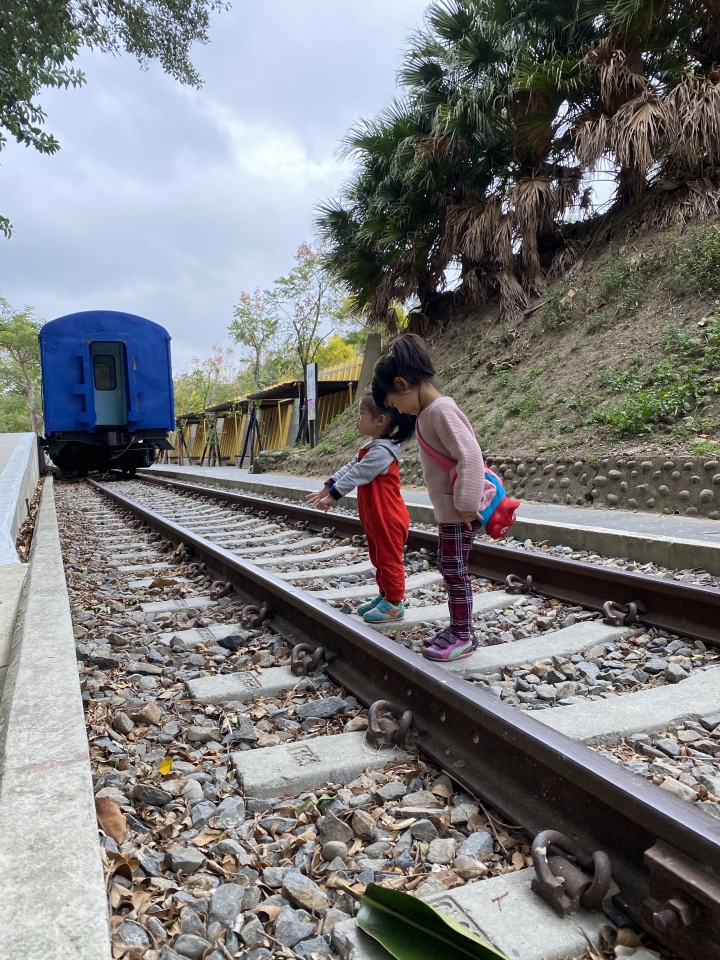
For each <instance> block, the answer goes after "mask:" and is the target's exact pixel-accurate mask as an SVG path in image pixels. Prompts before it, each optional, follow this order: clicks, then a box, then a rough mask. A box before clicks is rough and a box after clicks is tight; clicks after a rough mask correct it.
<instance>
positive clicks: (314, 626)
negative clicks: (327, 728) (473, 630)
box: [89, 481, 720, 960]
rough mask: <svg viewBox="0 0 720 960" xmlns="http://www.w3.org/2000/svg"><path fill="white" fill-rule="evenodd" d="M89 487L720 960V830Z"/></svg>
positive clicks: (529, 822) (689, 953)
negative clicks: (608, 870) (323, 657)
mask: <svg viewBox="0 0 720 960" xmlns="http://www.w3.org/2000/svg"><path fill="white" fill-rule="evenodd" d="M89 483H91V484H92V486H93V487H95V488H96V489H97V490H99V491H102V492H103V493H104V494H105V495H107V496H109V497H110V498H111V499H112V500H114V501H115V503H117V504H118V505H119V506H121V507H123V508H124V509H126V510H128V511H129V512H131V513H132V514H133V515H134V516H135V517H136V518H138V519H140V520H142V521H144V522H145V523H146V524H148V525H150V526H151V527H153V528H154V529H156V530H159V531H160V532H161V533H162V534H163V536H164V537H166V538H167V539H169V540H171V541H173V542H174V543H183V544H185V546H186V547H191V548H192V550H193V552H194V554H195V556H197V557H198V558H199V559H201V560H202V561H204V562H205V563H206V564H207V565H208V567H209V568H210V569H211V570H213V571H214V572H216V573H218V574H219V575H220V576H221V577H222V578H223V579H225V580H230V581H231V582H232V583H233V584H234V586H235V589H236V591H237V594H238V595H239V596H240V597H241V598H242V599H244V600H246V601H247V602H252V603H254V604H258V603H259V602H262V601H269V602H270V603H271V605H272V610H273V620H272V625H273V628H274V629H275V630H276V631H277V632H278V633H280V634H281V635H283V636H285V637H286V638H287V639H288V640H289V641H290V642H291V643H307V644H309V645H310V646H311V647H313V648H314V647H317V646H323V647H325V648H326V650H329V651H332V654H333V655H332V657H331V659H330V662H329V664H328V665H327V667H326V668H325V670H326V672H327V674H328V675H329V676H330V677H331V678H332V679H333V680H334V681H335V682H336V683H338V684H341V685H342V686H343V687H345V689H347V690H348V691H350V693H352V694H353V695H354V696H355V697H357V698H358V700H360V701H361V702H363V703H364V704H367V705H369V704H371V703H374V702H375V701H377V700H391V701H393V703H395V704H396V705H397V706H398V707H399V708H400V709H401V710H411V711H413V713H414V718H415V730H416V742H417V745H418V747H419V748H420V749H421V750H422V751H423V752H424V753H425V754H426V755H427V756H428V757H430V758H431V759H432V760H433V761H435V762H436V763H437V764H438V765H439V766H441V767H442V768H443V769H444V770H446V771H447V772H448V773H449V774H450V775H451V776H452V777H453V779H455V780H456V781H458V782H459V783H461V784H462V785H463V786H464V787H466V788H467V789H468V790H470V791H471V792H473V793H475V794H477V795H479V796H481V797H482V798H484V799H485V800H486V801H487V802H488V803H490V804H492V806H493V807H495V808H496V809H497V810H498V811H500V813H501V814H502V815H503V816H505V817H507V818H508V819H509V820H510V821H512V822H513V823H516V824H518V825H520V826H521V827H522V828H523V829H524V830H526V831H527V832H528V834H529V835H531V836H534V835H536V834H537V833H539V832H541V831H542V830H547V829H553V830H559V831H561V832H562V833H564V834H566V835H567V836H569V837H570V838H571V839H572V840H574V841H575V842H576V843H577V844H578V845H579V846H580V847H581V848H582V849H583V850H585V851H588V852H590V853H592V852H594V851H596V850H603V851H605V852H606V853H607V854H608V855H609V856H610V859H611V862H612V869H613V877H614V879H615V880H616V882H617V884H618V885H619V887H620V894H619V895H618V896H616V897H615V898H614V904H615V906H616V907H618V908H619V909H621V910H622V911H624V912H625V913H626V914H627V915H628V916H630V917H632V918H633V919H634V920H635V921H636V922H638V923H640V924H642V925H643V926H644V927H646V928H647V929H649V930H651V931H652V933H653V935H654V936H655V937H657V938H658V939H659V940H661V942H663V943H665V944H666V945H667V946H669V947H671V948H672V949H673V950H674V951H675V952H676V953H678V954H679V955H680V956H682V957H685V958H687V960H697V958H698V957H703V958H707V960H718V958H720V821H718V820H715V819H714V818H712V817H710V816H707V815H706V814H703V813H701V812H699V811H696V810H694V809H693V808H692V807H691V806H690V805H689V804H686V803H684V802H683V801H681V800H679V799H677V798H675V797H673V796H671V795H669V794H667V793H665V792H664V791H662V790H660V789H659V788H658V787H656V786H654V785H653V784H650V783H648V782H647V781H645V780H643V779H641V778H640V777H638V776H636V775H634V774H631V773H630V772H628V771H626V770H624V769H622V768H619V767H618V766H617V765H616V764H614V763H612V762H611V761H610V760H608V759H606V758H605V757H603V756H602V755H600V754H598V753H596V752H595V751H593V750H590V749H589V748H588V747H585V746H583V745H582V744H578V743H576V742H575V741H573V740H571V739H569V738H568V737H566V736H564V735H563V734H560V733H557V732H556V731H554V730H552V729H551V728H548V727H547V726H545V724H543V723H542V722H541V721H539V720H536V719H535V718H533V717H532V716H530V715H529V714H528V713H526V712H523V711H518V710H515V709H514V708H512V707H509V706H506V705H505V704H503V703H502V702H501V701H499V700H497V699H496V698H495V697H493V696H492V695H490V694H489V693H486V692H485V691H483V690H479V689H478V688H477V687H475V686H473V685H472V684H470V683H468V682H467V681H465V680H461V679H459V678H457V677H455V676H453V675H452V674H450V673H449V672H447V671H445V670H443V668H442V667H440V666H438V665H436V664H433V663H431V662H428V661H425V660H423V659H422V658H420V657H418V656H415V655H411V654H408V653H407V651H406V650H405V649H404V648H403V647H401V646H400V645H398V644H397V643H395V642H394V641H393V640H390V639H388V638H386V637H384V636H382V635H381V634H379V633H377V632H376V631H374V630H372V629H370V628H369V627H366V626H364V625H363V624H362V623H359V622H357V621H355V620H353V619H351V618H350V617H348V616H346V615H345V614H342V613H340V612H339V611H338V610H336V609H334V608H333V607H331V606H329V605H328V604H326V603H323V602H322V601H319V600H317V599H315V598H313V597H312V596H311V595H310V594H308V593H306V592H304V591H302V590H300V589H298V588H297V587H294V586H292V585H290V584H288V583H287V582H286V581H283V580H280V579H279V578H277V577H275V576H273V575H272V574H269V573H267V572H265V571H264V570H261V569H260V568H259V567H256V566H254V565H253V564H251V563H249V562H247V561H245V560H241V559H239V558H238V557H237V556H235V554H233V553H231V552H230V551H228V550H226V549H224V548H223V547H221V546H219V545H218V544H216V543H214V542H212V541H211V540H207V539H205V538H204V537H202V536H199V535H197V534H194V533H192V532H191V531H190V530H188V529H186V528H185V527H182V526H180V525H179V524H177V523H175V522H173V521H171V520H169V519H167V518H165V517H163V516H161V515H160V514H158V513H156V512H155V511H153V510H150V509H148V508H147V507H144V506H141V505H140V504H138V503H136V502H135V501H133V500H130V499H129V498H127V497H125V496H123V495H122V494H119V493H117V492H116V491H115V490H110V489H108V488H107V487H105V486H103V485H102V484H99V483H96V482H95V481H89ZM665 844H667V845H668V846H667V847H665V846H664V845H665ZM658 850H660V853H661V854H662V855H663V856H666V855H669V857H670V859H671V861H672V862H673V863H675V862H680V866H679V867H678V868H677V872H678V879H677V887H673V886H672V885H671V889H672V890H676V889H680V890H682V891H683V896H685V897H686V899H687V898H689V899H690V900H691V902H692V908H691V912H692V916H693V918H694V919H693V922H692V923H691V925H690V926H689V927H684V926H682V925H680V926H679V928H678V927H670V928H669V929H668V930H666V931H664V932H662V931H658V930H657V929H655V927H654V926H653V923H652V920H651V919H649V914H648V906H647V901H648V897H653V898H655V899H657V901H658V902H660V903H662V902H664V901H665V900H667V899H668V897H669V896H671V895H672V896H674V895H675V894H674V893H673V894H668V893H667V892H666V888H665V886H663V882H664V881H663V882H661V880H659V879H658V878H657V871H656V872H655V873H653V872H652V871H651V870H650V869H649V868H648V865H647V863H646V860H647V858H648V852H649V851H654V853H655V856H656V858H657V856H658V853H657V851H658ZM668 851H669V854H668ZM650 856H651V857H652V856H653V853H652V852H651V853H650ZM673 858H674V859H673ZM674 882H675V880H674V879H673V883H674ZM716 886H717V897H716V898H715V899H714V898H713V896H712V895H707V894H706V890H707V889H709V890H710V891H711V894H712V893H713V891H715V887H716ZM688 887H689V888H690V890H691V891H697V890H701V893H702V896H701V893H697V892H696V893H693V894H690V893H688V892H687V889H688ZM692 896H695V897H696V899H695V900H693V899H692ZM703 897H704V899H703ZM671 913H672V911H671ZM568 922H573V921H572V919H570V920H569V921H568Z"/></svg>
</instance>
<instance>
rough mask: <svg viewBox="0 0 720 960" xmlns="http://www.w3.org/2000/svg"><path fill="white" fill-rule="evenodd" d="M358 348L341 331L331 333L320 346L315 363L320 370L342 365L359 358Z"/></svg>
mask: <svg viewBox="0 0 720 960" xmlns="http://www.w3.org/2000/svg"><path fill="white" fill-rule="evenodd" d="M358 352H359V351H358V349H357V347H356V345H355V344H354V343H349V342H348V340H347V338H346V337H342V336H341V335H340V334H339V333H333V334H331V335H330V336H329V337H328V339H327V340H326V341H325V343H323V344H321V345H320V346H319V347H318V350H317V353H316V354H315V363H317V365H318V369H319V370H327V369H329V368H331V367H340V366H342V365H343V364H345V363H351V362H352V361H353V360H355V359H357V356H358Z"/></svg>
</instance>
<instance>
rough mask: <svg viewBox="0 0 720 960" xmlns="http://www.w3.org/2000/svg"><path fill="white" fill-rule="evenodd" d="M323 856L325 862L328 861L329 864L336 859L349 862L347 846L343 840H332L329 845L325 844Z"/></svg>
mask: <svg viewBox="0 0 720 960" xmlns="http://www.w3.org/2000/svg"><path fill="white" fill-rule="evenodd" d="M322 855H323V860H326V861H327V862H328V863H330V862H331V861H332V860H334V859H335V858H336V857H339V858H340V859H341V860H343V861H344V860H347V855H348V848H347V844H346V843H343V842H342V841H341V840H330V841H329V842H328V843H325V844H323V848H322Z"/></svg>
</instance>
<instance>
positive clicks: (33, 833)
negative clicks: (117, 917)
mask: <svg viewBox="0 0 720 960" xmlns="http://www.w3.org/2000/svg"><path fill="white" fill-rule="evenodd" d="M0 836H1V837H2V838H3V839H2V844H0V889H1V890H2V891H3V894H2V897H0V956H2V957H22V958H23V960H47V958H48V957H52V958H53V960H109V958H110V955H111V951H110V935H109V925H108V907H107V901H106V897H105V884H104V878H103V870H102V864H101V861H100V852H99V844H98V835H97V825H96V818H95V805H94V799H93V790H92V781H91V777H90V763H89V753H88V743H87V737H86V734H85V723H84V718H83V708H82V700H81V697H80V683H79V678H78V672H77V660H76V657H75V644H74V638H73V631H72V622H71V617H70V604H69V599H68V594H67V588H66V585H65V576H64V572H63V564H62V556H61V553H60V540H59V533H58V526H57V515H56V512H55V503H54V496H53V483H52V478H51V477H48V479H47V482H46V484H45V487H44V489H43V495H42V500H41V503H40V509H39V511H38V517H37V523H36V527H35V534H34V537H33V545H32V550H31V554H30V563H29V568H28V572H27V574H26V576H25V581H24V585H23V592H22V596H21V599H20V608H19V613H18V619H17V622H16V625H15V631H14V635H13V646H12V654H11V658H10V663H9V667H8V675H7V680H6V685H5V693H4V696H3V700H2V703H1V704H0Z"/></svg>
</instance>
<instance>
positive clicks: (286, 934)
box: [274, 907, 346, 947]
mask: <svg viewBox="0 0 720 960" xmlns="http://www.w3.org/2000/svg"><path fill="white" fill-rule="evenodd" d="M343 919H346V915H343ZM313 933H315V925H314V924H312V923H306V922H305V921H304V920H303V919H302V915H301V914H299V913H298V912H297V911H296V910H293V908H292V907H284V908H283V910H282V911H281V912H280V913H279V914H278V918H277V920H276V921H275V934H274V935H275V937H276V938H277V939H278V940H279V941H280V943H282V944H284V945H285V946H286V947H294V946H295V944H296V943H299V942H300V941H301V940H306V939H307V938H309V937H312V935H313Z"/></svg>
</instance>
